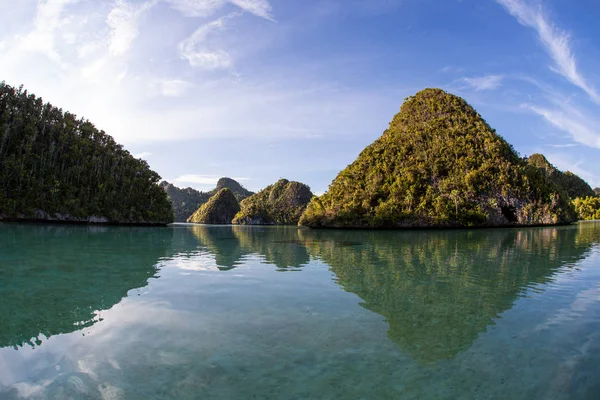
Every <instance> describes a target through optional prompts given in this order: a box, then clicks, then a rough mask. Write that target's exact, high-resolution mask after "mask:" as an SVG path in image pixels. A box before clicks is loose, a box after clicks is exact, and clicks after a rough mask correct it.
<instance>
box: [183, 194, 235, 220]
mask: <svg viewBox="0 0 600 400" xmlns="http://www.w3.org/2000/svg"><path fill="white" fill-rule="evenodd" d="M238 211H240V205H239V203H238V201H237V199H236V198H235V196H234V195H233V192H232V191H231V190H229V189H227V188H224V189H221V190H219V192H218V193H217V194H215V195H214V196H212V197H211V198H210V199H209V200H208V202H206V203H205V204H203V205H202V206H200V208H199V209H198V211H196V212H195V213H194V214H193V215H192V216H191V217H189V218H188V220H187V222H193V223H196V224H231V220H232V219H233V217H234V216H235V214H237V212H238Z"/></svg>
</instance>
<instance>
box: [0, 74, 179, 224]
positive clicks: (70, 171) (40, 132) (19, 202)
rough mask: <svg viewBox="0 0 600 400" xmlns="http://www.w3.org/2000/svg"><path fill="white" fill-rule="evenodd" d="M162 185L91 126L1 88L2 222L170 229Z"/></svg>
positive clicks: (144, 166) (16, 91) (25, 95)
mask: <svg viewBox="0 0 600 400" xmlns="http://www.w3.org/2000/svg"><path fill="white" fill-rule="evenodd" d="M159 179H160V176H159V175H158V174H157V173H156V172H154V171H152V170H151V169H150V167H149V166H148V164H147V163H146V161H144V160H140V159H137V158H135V157H133V156H132V155H131V154H130V153H129V152H128V151H127V150H125V149H123V147H122V146H121V145H119V144H117V143H116V142H115V141H114V139H113V138H112V137H110V136H109V135H107V134H106V133H105V132H104V131H101V130H98V129H97V128H96V127H95V126H94V125H93V124H92V123H91V122H89V121H88V120H85V119H83V118H77V117H76V116H75V115H74V114H71V113H69V112H64V111H63V110H62V109H59V108H57V107H55V106H53V105H52V104H50V103H44V102H43V101H42V99H41V98H39V97H36V96H35V95H33V94H30V93H28V92H27V91H26V90H23V88H22V87H20V88H14V87H11V86H9V85H7V84H5V83H4V82H1V83H0V219H2V218H4V219H19V220H21V219H36V220H37V219H42V220H61V221H77V222H109V223H123V224H126V223H135V224H166V223H170V222H172V221H173V210H172V207H171V204H170V203H169V201H168V198H167V196H166V194H165V192H164V191H163V190H162V189H161V188H160V187H159V186H158V181H159Z"/></svg>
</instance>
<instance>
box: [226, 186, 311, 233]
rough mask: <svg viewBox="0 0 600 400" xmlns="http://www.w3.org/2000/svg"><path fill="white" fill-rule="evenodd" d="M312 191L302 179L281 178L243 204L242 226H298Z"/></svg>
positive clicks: (238, 217) (236, 221)
mask: <svg viewBox="0 0 600 400" xmlns="http://www.w3.org/2000/svg"><path fill="white" fill-rule="evenodd" d="M312 196H313V194H312V192H311V191H310V188H309V187H308V186H307V185H305V184H303V183H300V182H293V181H292V182H290V181H288V180H287V179H280V180H279V181H277V182H276V183H274V184H273V185H269V186H267V187H266V188H265V189H263V190H261V191H260V192H258V193H256V194H255V195H252V196H250V197H248V198H247V199H245V200H243V201H242V202H241V203H240V207H241V210H240V212H239V213H238V214H237V215H236V216H235V218H234V219H233V223H234V224H239V225H297V224H298V220H299V219H300V216H301V215H302V213H303V212H304V210H305V209H306V205H307V204H308V202H309V201H310V199H311V198H312Z"/></svg>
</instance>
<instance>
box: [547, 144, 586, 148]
mask: <svg viewBox="0 0 600 400" xmlns="http://www.w3.org/2000/svg"><path fill="white" fill-rule="evenodd" d="M546 146H548V147H553V148H555V149H564V148H569V147H577V146H579V145H578V144H577V143H565V144H547V145H546Z"/></svg>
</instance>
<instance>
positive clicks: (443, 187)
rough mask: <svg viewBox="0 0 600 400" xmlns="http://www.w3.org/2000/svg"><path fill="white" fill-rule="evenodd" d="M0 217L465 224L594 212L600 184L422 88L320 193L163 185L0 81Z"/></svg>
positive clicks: (63, 115)
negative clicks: (524, 153)
mask: <svg viewBox="0 0 600 400" xmlns="http://www.w3.org/2000/svg"><path fill="white" fill-rule="evenodd" d="M0 127H2V129H0V221H47V222H76V223H97V224H140V225H166V224H169V223H171V222H174V221H175V222H186V221H187V222H192V223H200V224H236V225H300V226H305V227H310V228H367V229H378V228H386V229H388V228H392V229H398V228H432V227H433V228H465V227H505V226H536V225H560V224H569V223H572V222H574V221H576V220H577V219H600V197H599V196H600V188H595V189H592V188H591V187H590V185H589V184H587V182H585V181H584V180H583V179H581V178H580V177H579V176H577V175H575V174H574V173H572V172H569V171H565V172H562V171H560V170H558V169H557V168H556V167H554V166H553V165H552V164H551V163H550V162H549V161H548V160H547V159H546V157H545V156H544V155H542V154H533V155H531V156H529V157H521V156H519V154H518V153H517V152H516V151H515V150H514V149H513V147H512V146H511V145H510V144H509V143H508V142H506V140H504V139H503V138H502V137H501V136H500V135H498V134H497V133H496V131H495V130H494V129H492V128H491V127H490V126H489V125H488V124H487V123H486V121H485V120H484V119H483V118H482V117H481V116H480V115H479V114H478V113H477V112H476V111H475V110H474V109H473V107H472V106H471V105H469V104H468V103H467V102H466V101H465V100H464V99H462V98H460V97H458V96H455V95H452V94H450V93H447V92H445V91H444V90H441V89H425V90H422V91H420V92H418V93H417V94H415V95H414V96H411V97H409V98H407V99H406V101H405V102H404V104H403V105H402V107H401V109H400V112H399V113H398V114H396V116H394V118H393V119H392V122H391V123H390V125H389V128H388V129H387V130H386V131H385V132H384V133H383V135H382V136H381V137H380V138H379V139H377V140H376V141H375V142H374V143H372V144H371V145H369V146H367V147H366V148H365V149H364V150H363V151H362V152H361V153H360V155H359V156H358V158H357V159H356V160H355V161H354V162H353V163H352V164H350V165H349V166H348V167H346V168H345V169H344V170H343V171H341V172H340V173H339V174H338V176H337V177H336V178H335V179H334V180H333V182H332V183H331V185H330V186H329V190H328V191H327V192H326V193H325V194H323V195H322V196H319V197H317V196H314V195H313V193H312V192H311V190H310V187H309V186H308V185H306V184H304V183H300V182H295V181H289V180H287V179H280V180H279V181H277V182H275V183H274V184H272V185H269V186H267V187H266V188H264V189H263V190H261V191H259V192H258V193H254V192H251V191H249V190H247V189H246V188H244V187H243V186H242V185H241V184H240V183H239V182H236V181H235V180H234V179H231V178H226V177H224V178H221V179H219V181H218V182H217V185H216V187H215V189H213V190H211V191H209V192H201V191H198V190H195V189H192V188H189V187H188V188H185V189H181V188H178V187H176V186H175V185H173V184H172V183H169V182H167V181H162V182H161V183H160V184H159V183H158V182H159V180H160V177H159V176H158V174H157V173H156V172H154V171H152V170H151V169H150V167H149V166H148V164H147V163H146V161H144V160H141V159H137V158H135V157H133V156H132V155H131V154H130V153H129V152H128V151H127V150H125V149H123V147H122V146H121V145H119V144H117V143H116V142H115V141H114V139H113V138H112V137H111V136H109V135H107V134H106V133H105V132H104V131H101V130H98V129H97V128H96V127H95V126H94V125H93V124H92V123H91V122H89V121H87V120H85V119H78V118H77V117H76V116H75V115H73V114H70V113H68V112H63V111H62V109H59V108H56V107H54V106H53V105H51V104H49V103H44V102H43V101H42V99H41V98H38V97H36V96H34V95H32V94H30V93H28V92H27V91H26V90H24V89H23V88H22V87H20V88H14V87H11V86H9V85H7V84H5V83H4V82H2V83H0Z"/></svg>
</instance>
